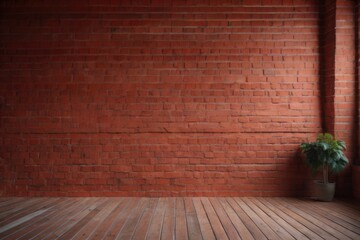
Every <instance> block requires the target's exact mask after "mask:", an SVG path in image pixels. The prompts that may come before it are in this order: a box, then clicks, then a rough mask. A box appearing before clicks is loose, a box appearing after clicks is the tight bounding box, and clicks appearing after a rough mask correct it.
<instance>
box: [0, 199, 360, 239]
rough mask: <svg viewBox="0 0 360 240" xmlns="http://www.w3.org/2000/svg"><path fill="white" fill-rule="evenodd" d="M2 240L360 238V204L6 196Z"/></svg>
mask: <svg viewBox="0 0 360 240" xmlns="http://www.w3.org/2000/svg"><path fill="white" fill-rule="evenodd" d="M0 239H165V240H168V239H169V240H170V239H196V240H197V239H204V240H209V239H246V240H247V239H326V240H328V239H341V240H343V239H360V204H359V203H355V202H349V201H339V200H337V201H335V202H331V203H325V202H315V201H311V200H304V199H293V198H0Z"/></svg>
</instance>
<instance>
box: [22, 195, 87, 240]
mask: <svg viewBox="0 0 360 240" xmlns="http://www.w3.org/2000/svg"><path fill="white" fill-rule="evenodd" d="M76 200H77V201H75V200H72V201H73V203H74V204H72V205H70V206H69V207H67V208H64V209H61V211H58V212H56V215H55V216H53V217H52V218H45V219H44V220H45V221H41V224H39V225H37V226H36V228H34V229H32V230H31V231H28V232H27V233H26V234H25V235H23V236H22V237H21V238H19V239H21V240H26V239H32V238H35V237H36V238H37V239H43V238H44V237H45V236H46V235H48V234H49V233H50V232H52V231H53V230H54V229H57V228H58V227H59V226H61V225H62V224H63V222H64V221H65V220H64V218H66V217H69V216H70V215H71V214H75V213H77V212H78V209H79V207H82V208H85V207H86V203H87V201H89V199H86V198H79V199H76Z"/></svg>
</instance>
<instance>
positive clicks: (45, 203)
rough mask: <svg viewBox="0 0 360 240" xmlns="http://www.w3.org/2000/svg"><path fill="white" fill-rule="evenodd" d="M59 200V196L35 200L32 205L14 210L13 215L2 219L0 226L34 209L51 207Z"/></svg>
mask: <svg viewBox="0 0 360 240" xmlns="http://www.w3.org/2000/svg"><path fill="white" fill-rule="evenodd" d="M59 201H61V199H60V198H46V199H43V201H40V202H37V203H36V204H33V205H32V206H29V207H26V208H23V209H22V210H21V211H16V212H15V213H14V214H13V215H11V216H8V218H7V219H4V220H3V221H2V222H1V225H0V226H4V225H7V224H9V223H11V222H14V221H17V220H19V219H21V218H23V217H25V216H27V215H29V214H31V213H33V212H35V211H40V210H42V209H51V208H52V207H53V206H54V204H56V203H57V202H59Z"/></svg>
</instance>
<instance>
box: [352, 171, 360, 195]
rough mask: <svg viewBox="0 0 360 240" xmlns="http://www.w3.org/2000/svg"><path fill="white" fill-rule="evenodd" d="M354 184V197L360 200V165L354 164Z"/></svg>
mask: <svg viewBox="0 0 360 240" xmlns="http://www.w3.org/2000/svg"><path fill="white" fill-rule="evenodd" d="M352 185H353V194H354V197H355V198H357V199H359V200H360V165H353V166H352Z"/></svg>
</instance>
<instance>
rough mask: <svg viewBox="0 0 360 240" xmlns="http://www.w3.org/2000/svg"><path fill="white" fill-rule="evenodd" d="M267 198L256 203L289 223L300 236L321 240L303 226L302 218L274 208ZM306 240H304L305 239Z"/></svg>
mask: <svg viewBox="0 0 360 240" xmlns="http://www.w3.org/2000/svg"><path fill="white" fill-rule="evenodd" d="M267 199H268V198H260V199H258V201H260V202H261V203H263V204H264V205H265V206H267V207H268V208H269V209H271V210H272V211H273V212H275V213H276V214H278V215H279V216H280V217H281V218H282V219H284V220H285V221H286V222H287V223H289V224H290V225H291V226H293V227H294V228H295V229H297V230H299V231H300V232H301V233H302V234H304V235H305V236H306V237H307V238H309V239H314V240H321V239H323V238H321V237H320V236H319V235H317V234H316V233H315V232H313V231H311V230H310V229H309V228H307V227H306V226H305V225H303V224H302V223H301V222H302V218H301V217H300V216H298V215H296V214H294V213H292V212H290V210H288V209H286V208H283V209H281V208H277V207H276V206H274V205H272V203H270V202H268V201H267ZM305 239H306V238H305Z"/></svg>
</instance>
